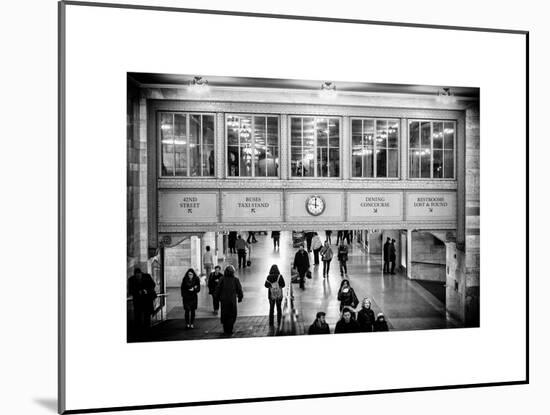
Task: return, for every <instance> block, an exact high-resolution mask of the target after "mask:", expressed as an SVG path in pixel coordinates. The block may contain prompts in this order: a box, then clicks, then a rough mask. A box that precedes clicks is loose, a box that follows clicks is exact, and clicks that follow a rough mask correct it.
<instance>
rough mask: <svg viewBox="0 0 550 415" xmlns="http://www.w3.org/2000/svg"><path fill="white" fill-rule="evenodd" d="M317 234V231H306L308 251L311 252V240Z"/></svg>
mask: <svg viewBox="0 0 550 415" xmlns="http://www.w3.org/2000/svg"><path fill="white" fill-rule="evenodd" d="M314 235H315V232H311V231H307V232H306V233H305V237H306V246H307V252H308V253H310V252H311V241H312V240H313V236H314Z"/></svg>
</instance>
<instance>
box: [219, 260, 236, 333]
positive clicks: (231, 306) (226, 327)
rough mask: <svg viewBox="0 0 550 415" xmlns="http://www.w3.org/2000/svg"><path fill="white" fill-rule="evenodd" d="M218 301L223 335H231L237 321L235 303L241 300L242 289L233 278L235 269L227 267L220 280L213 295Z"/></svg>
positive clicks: (230, 266)
mask: <svg viewBox="0 0 550 415" xmlns="http://www.w3.org/2000/svg"><path fill="white" fill-rule="evenodd" d="M214 295H215V296H216V297H217V298H218V299H219V301H220V306H221V313H220V319H221V322H222V325H223V332H224V333H225V334H228V335H229V334H232V333H233V326H234V325H235V321H236V320H237V302H239V303H240V302H241V301H242V300H243V288H242V286H241V282H240V281H239V279H238V278H237V277H235V268H234V267H233V266H232V265H228V266H227V267H226V268H225V271H224V273H223V278H222V279H221V280H220V283H219V284H218V287H217V288H216V293H215V294H214Z"/></svg>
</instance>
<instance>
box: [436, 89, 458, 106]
mask: <svg viewBox="0 0 550 415" xmlns="http://www.w3.org/2000/svg"><path fill="white" fill-rule="evenodd" d="M436 100H437V102H440V103H442V104H452V103H453V102H456V97H455V96H454V95H453V94H452V92H451V88H442V89H440V90H439V91H437V97H436Z"/></svg>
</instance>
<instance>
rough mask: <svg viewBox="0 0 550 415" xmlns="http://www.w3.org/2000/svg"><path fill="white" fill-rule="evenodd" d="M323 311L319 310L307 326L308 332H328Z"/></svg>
mask: <svg viewBox="0 0 550 415" xmlns="http://www.w3.org/2000/svg"><path fill="white" fill-rule="evenodd" d="M325 315H326V314H325V312H323V311H319V312H318V313H317V316H316V318H315V321H314V322H313V324H311V326H309V330H308V332H307V333H308V334H330V328H329V327H328V324H327V322H326V321H325Z"/></svg>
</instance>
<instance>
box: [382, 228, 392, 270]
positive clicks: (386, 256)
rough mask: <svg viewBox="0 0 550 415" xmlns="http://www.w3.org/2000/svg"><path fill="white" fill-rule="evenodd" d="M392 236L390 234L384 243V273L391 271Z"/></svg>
mask: <svg viewBox="0 0 550 415" xmlns="http://www.w3.org/2000/svg"><path fill="white" fill-rule="evenodd" d="M390 241H391V238H390V237H389V236H388V238H387V239H386V242H385V243H384V257H383V259H384V270H383V273H384V274H388V273H389V272H390V245H391V242H390Z"/></svg>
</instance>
